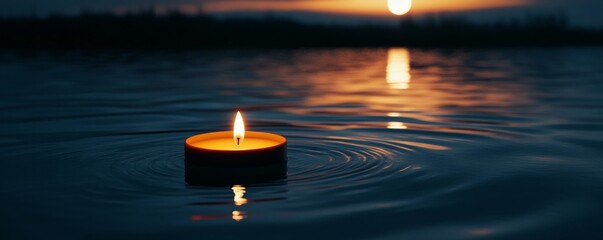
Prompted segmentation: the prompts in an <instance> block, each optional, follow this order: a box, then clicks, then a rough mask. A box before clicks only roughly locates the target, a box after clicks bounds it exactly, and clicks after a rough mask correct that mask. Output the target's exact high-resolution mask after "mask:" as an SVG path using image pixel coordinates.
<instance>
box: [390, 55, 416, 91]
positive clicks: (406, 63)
mask: <svg viewBox="0 0 603 240" xmlns="http://www.w3.org/2000/svg"><path fill="white" fill-rule="evenodd" d="M410 77H411V76H410V53H409V51H408V49H406V48H391V49H389V51H388V57H387V70H386V80H387V83H388V84H389V87H390V88H392V89H408V88H410Z"/></svg>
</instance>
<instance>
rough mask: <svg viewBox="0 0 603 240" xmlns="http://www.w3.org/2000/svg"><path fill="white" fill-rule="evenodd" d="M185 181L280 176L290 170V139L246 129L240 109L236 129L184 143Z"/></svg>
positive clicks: (227, 181) (226, 181)
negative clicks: (288, 167)
mask: <svg viewBox="0 0 603 240" xmlns="http://www.w3.org/2000/svg"><path fill="white" fill-rule="evenodd" d="M184 162H185V163H184V168H185V181H186V182H187V183H188V184H192V185H203V184H233V183H238V184H240V183H248V182H257V181H262V180H273V179H279V178H283V177H285V176H286V172H287V139H285V138H284V137H283V136H280V135H276V134H272V133H265V132H250V131H245V123H244V122H243V117H242V116H241V113H240V112H237V116H236V117H235V123H234V128H233V131H224V132H212V133H205V134H199V135H195V136H192V137H189V138H188V139H186V141H185V144H184Z"/></svg>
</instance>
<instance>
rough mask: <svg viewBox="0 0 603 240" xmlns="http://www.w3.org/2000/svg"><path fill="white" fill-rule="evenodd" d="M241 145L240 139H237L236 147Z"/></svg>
mask: <svg viewBox="0 0 603 240" xmlns="http://www.w3.org/2000/svg"><path fill="white" fill-rule="evenodd" d="M238 145H241V138H237V146H238Z"/></svg>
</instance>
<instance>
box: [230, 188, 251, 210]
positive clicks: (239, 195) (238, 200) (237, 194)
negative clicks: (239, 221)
mask: <svg viewBox="0 0 603 240" xmlns="http://www.w3.org/2000/svg"><path fill="white" fill-rule="evenodd" d="M231 189H232V192H233V193H234V199H233V201H234V204H235V205H237V206H241V205H244V204H245V203H247V199H246V198H244V197H243V196H244V195H245V187H243V186H241V185H234V186H232V188H231Z"/></svg>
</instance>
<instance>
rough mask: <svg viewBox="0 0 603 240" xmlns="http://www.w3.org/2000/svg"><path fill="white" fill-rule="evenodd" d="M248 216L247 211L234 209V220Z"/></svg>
mask: <svg viewBox="0 0 603 240" xmlns="http://www.w3.org/2000/svg"><path fill="white" fill-rule="evenodd" d="M245 218H247V216H246V215H245V212H242V211H236V210H235V211H232V220H235V221H237V222H238V221H241V220H243V219H245Z"/></svg>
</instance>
